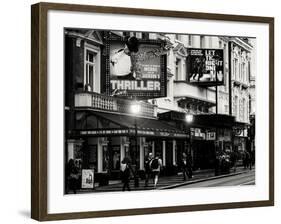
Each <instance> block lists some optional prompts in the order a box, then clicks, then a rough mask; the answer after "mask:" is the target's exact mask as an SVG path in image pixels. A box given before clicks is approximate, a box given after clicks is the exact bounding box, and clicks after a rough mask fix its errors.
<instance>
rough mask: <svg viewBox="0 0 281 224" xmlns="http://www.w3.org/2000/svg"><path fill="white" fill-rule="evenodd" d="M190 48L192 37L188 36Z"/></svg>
mask: <svg viewBox="0 0 281 224" xmlns="http://www.w3.org/2000/svg"><path fill="white" fill-rule="evenodd" d="M188 46H192V35H188Z"/></svg>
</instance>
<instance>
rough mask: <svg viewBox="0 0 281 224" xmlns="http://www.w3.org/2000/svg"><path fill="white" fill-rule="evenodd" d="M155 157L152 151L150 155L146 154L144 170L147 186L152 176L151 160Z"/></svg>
mask: <svg viewBox="0 0 281 224" xmlns="http://www.w3.org/2000/svg"><path fill="white" fill-rule="evenodd" d="M152 159H153V156H152V153H151V152H150V153H149V154H148V156H146V158H145V160H144V172H145V185H144V186H145V187H148V182H149V179H150V176H151V168H150V162H151V160H152Z"/></svg>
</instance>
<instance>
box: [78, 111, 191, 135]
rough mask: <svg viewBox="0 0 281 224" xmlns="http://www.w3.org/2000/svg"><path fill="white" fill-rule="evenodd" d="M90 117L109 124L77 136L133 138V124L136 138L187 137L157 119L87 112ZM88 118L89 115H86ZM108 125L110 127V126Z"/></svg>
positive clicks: (79, 132) (81, 131) (86, 130)
mask: <svg viewBox="0 0 281 224" xmlns="http://www.w3.org/2000/svg"><path fill="white" fill-rule="evenodd" d="M88 113H91V115H90V116H95V117H97V118H98V119H101V120H106V121H107V122H108V123H109V124H108V126H107V127H99V128H95V129H83V130H77V134H78V135H82V136H83V135H84V136H87V135H89V136H112V135H115V136H118V135H119V136H127V135H129V136H134V135H135V134H136V133H135V131H136V129H135V124H136V126H137V136H151V137H167V138H187V137H188V136H189V135H188V134H187V133H186V132H185V131H182V130H180V129H178V128H176V127H175V126H172V125H170V124H168V123H167V122H165V121H161V120H157V119H149V118H143V117H133V116H129V115H121V114H113V113H104V112H96V111H92V112H88ZM87 116H89V115H87ZM110 123H111V124H112V125H110Z"/></svg>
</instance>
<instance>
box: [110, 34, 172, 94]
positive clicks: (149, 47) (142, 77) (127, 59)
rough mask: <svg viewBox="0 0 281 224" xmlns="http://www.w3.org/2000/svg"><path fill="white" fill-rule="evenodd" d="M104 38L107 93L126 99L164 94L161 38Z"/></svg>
mask: <svg viewBox="0 0 281 224" xmlns="http://www.w3.org/2000/svg"><path fill="white" fill-rule="evenodd" d="M108 35H109V36H108V38H107V39H106V61H107V63H108V64H107V65H106V66H107V70H106V92H107V93H108V94H110V95H113V96H115V95H118V96H124V97H128V98H138V99H151V98H157V97H165V96H166V88H167V87H166V82H167V80H166V73H167V65H166V53H167V52H166V51H165V48H164V43H163V41H161V40H147V39H146V40H142V39H137V38H136V37H134V36H132V37H116V36H112V34H110V33H109V34H108Z"/></svg>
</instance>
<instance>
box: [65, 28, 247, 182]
mask: <svg viewBox="0 0 281 224" xmlns="http://www.w3.org/2000/svg"><path fill="white" fill-rule="evenodd" d="M64 37H65V108H64V109H65V163H66V164H67V163H68V161H69V160H70V159H73V160H74V161H75V163H76V164H77V166H79V169H80V170H82V169H91V170H94V173H95V181H96V182H102V181H103V179H104V178H105V176H106V177H107V178H109V179H118V178H119V171H120V163H121V161H122V160H123V159H124V158H125V157H128V158H130V160H131V163H132V167H133V169H134V170H135V171H137V173H138V174H139V176H140V177H143V173H144V161H145V157H146V156H147V155H148V153H150V152H151V153H152V154H153V155H154V156H155V155H156V154H158V155H160V157H161V158H162V160H163V174H164V175H172V174H176V173H177V172H178V171H179V166H178V164H179V161H180V159H181V155H182V152H186V153H188V154H190V155H191V156H192V160H193V168H194V169H205V168H206V169H209V168H214V164H215V158H216V151H218V149H221V150H225V149H227V150H233V149H234V148H235V146H234V142H235V141H234V139H235V138H236V137H235V134H237V133H238V134H240V135H242V134H245V135H246V134H247V133H246V131H243V132H241V131H240V132H238V131H237V133H236V132H235V130H244V129H245V130H246V129H247V122H244V123H243V122H241V119H240V122H238V123H237V119H236V117H235V116H233V114H232V113H230V111H231V112H232V111H234V109H235V108H237V107H236V104H235V103H234V104H233V105H232V101H231V100H232V98H233V97H234V100H236V98H235V96H236V95H237V94H238V93H237V91H238V90H236V89H237V88H236V87H237V85H238V84H239V85H240V82H236V81H233V80H234V79H235V77H236V76H234V77H233V78H230V79H233V80H230V81H229V77H228V76H229V75H228V74H229V73H228V71H229V70H233V69H234V68H232V69H229V68H228V66H229V65H228V63H227V62H229V61H230V60H229V59H228V55H230V54H228V50H229V49H230V48H229V46H230V45H229V40H228V39H224V38H219V37H208V38H209V39H208V38H207V37H206V38H204V37H203V38H202V36H195V35H174V34H171V35H164V34H155V33H135V32H113V31H112V32H109V31H95V30H83V29H77V30H76V29H66V30H65V36H64ZM132 37H133V38H132ZM238 43H240V42H238ZM231 46H234V45H231ZM247 52H249V50H248V51H247ZM198 59H200V60H201V61H202V60H204V63H205V62H206V60H209V61H207V62H206V64H207V66H206V68H205V71H204V72H202V71H200V70H198V69H197V67H198V62H197V61H198ZM200 60H199V61H200ZM196 63H197V64H196ZM243 63H245V64H246V65H247V62H243ZM196 66H197V67H196ZM230 66H231V65H230ZM232 66H233V65H232ZM199 67H200V66H199ZM245 69H246V67H245ZM243 71H244V70H243ZM203 73H204V74H203ZM245 73H246V71H245ZM246 80H247V79H246V78H245V82H246ZM235 84H236V86H235V88H236V89H234V88H232V86H233V85H235ZM244 86H245V85H242V84H241V85H240V89H239V91H240V90H241V91H242V92H243V94H244V95H245V97H244V98H243V99H245V100H244V101H243V100H242V101H241V102H243V103H244V104H245V105H244V106H246V104H247V103H248V98H247V97H246V96H247V94H246V92H247V88H243V87H244ZM238 87H239V86H238ZM230 91H231V93H232V95H231V94H230ZM241 91H240V92H241ZM240 92H239V93H240ZM244 95H243V96H244ZM218 99H219V101H220V103H219V104H218ZM229 99H230V100H229ZM229 104H231V106H229ZM241 105H242V104H241ZM241 110H242V109H241ZM243 112H245V113H247V109H245V110H244V111H243ZM186 115H192V116H193V119H192V123H189V122H188V121H187V120H186ZM234 115H236V114H235V113H234ZM241 116H242V115H241ZM243 116H244V115H243ZM248 117H249V116H248V115H245V116H244V117H243V118H245V120H248V119H249V118H248ZM248 123H249V122H248ZM241 133H242V134H241Z"/></svg>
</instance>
